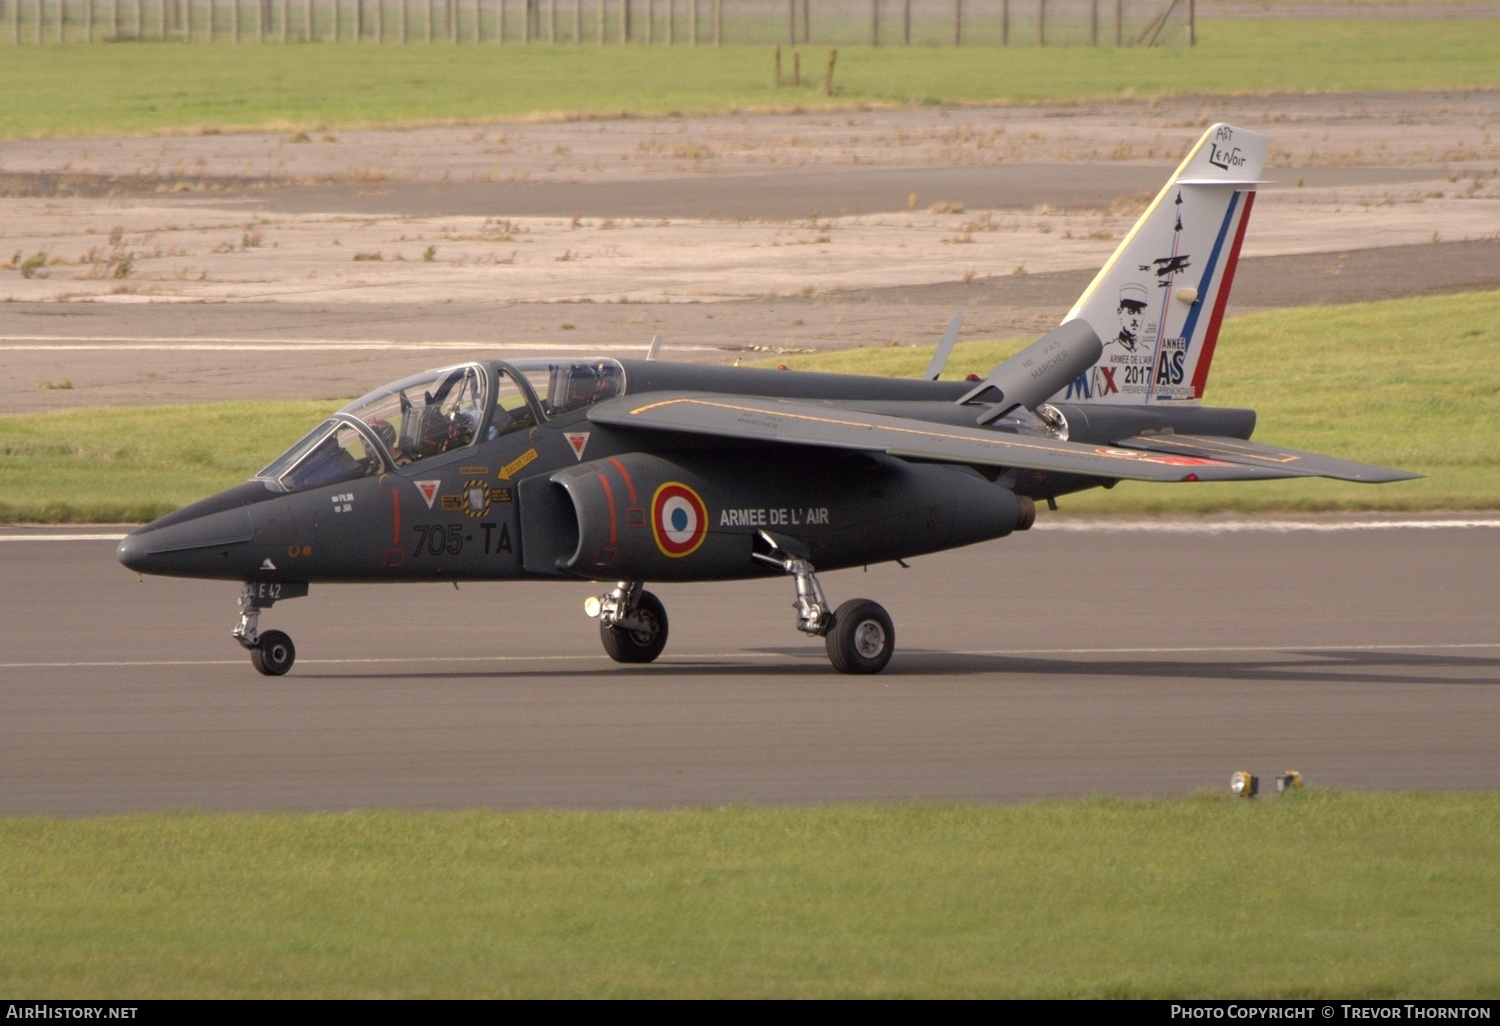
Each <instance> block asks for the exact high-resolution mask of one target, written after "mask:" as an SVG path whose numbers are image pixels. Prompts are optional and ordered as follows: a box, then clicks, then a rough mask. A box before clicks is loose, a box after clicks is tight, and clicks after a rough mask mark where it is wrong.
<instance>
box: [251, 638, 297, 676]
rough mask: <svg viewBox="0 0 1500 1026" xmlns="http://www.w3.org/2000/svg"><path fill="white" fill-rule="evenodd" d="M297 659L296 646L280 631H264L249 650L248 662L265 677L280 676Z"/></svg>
mask: <svg viewBox="0 0 1500 1026" xmlns="http://www.w3.org/2000/svg"><path fill="white" fill-rule="evenodd" d="M296 661H297V648H296V646H295V645H293V644H292V639H291V638H289V637H287V636H286V635H285V634H283V633H281V631H266V633H264V634H262V635H261V636H260V640H259V641H257V642H256V643H255V647H254V648H252V649H251V650H250V662H251V663H252V664H254V666H255V668H256V669H257V670H259V671H260V672H261V673H263V674H265V675H266V676H267V677H280V676H281V675H282V674H283V673H285V672H286V671H288V670H290V669H291V668H292V663H294V662H296Z"/></svg>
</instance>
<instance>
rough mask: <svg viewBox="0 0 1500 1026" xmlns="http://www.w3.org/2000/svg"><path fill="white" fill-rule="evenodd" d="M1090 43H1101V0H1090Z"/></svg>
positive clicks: (1093, 44) (1092, 44) (1091, 44)
mask: <svg viewBox="0 0 1500 1026" xmlns="http://www.w3.org/2000/svg"><path fill="white" fill-rule="evenodd" d="M1089 45H1090V46H1098V45H1099V0H1089Z"/></svg>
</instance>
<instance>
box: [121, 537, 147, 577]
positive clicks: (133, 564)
mask: <svg viewBox="0 0 1500 1026" xmlns="http://www.w3.org/2000/svg"><path fill="white" fill-rule="evenodd" d="M140 533H141V532H140V531H139V530H135V531H132V532H130V533H129V534H127V535H126V536H125V538H124V540H123V541H121V542H120V544H119V545H116V546H115V558H116V559H118V560H119V561H120V562H121V563H124V564H125V565H126V566H128V567H130V569H132V570H135V571H137V572H145V571H146V570H147V569H149V567H148V566H147V556H148V555H150V553H149V552H147V550H146V543H145V541H144V540H143V539H142V538H141V537H140Z"/></svg>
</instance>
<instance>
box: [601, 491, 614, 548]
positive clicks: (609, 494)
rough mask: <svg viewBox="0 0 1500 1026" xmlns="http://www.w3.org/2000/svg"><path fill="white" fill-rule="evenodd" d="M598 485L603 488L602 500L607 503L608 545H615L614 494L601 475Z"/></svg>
mask: <svg viewBox="0 0 1500 1026" xmlns="http://www.w3.org/2000/svg"><path fill="white" fill-rule="evenodd" d="M599 483H600V484H601V485H603V486H604V498H605V499H606V500H608V502H609V543H610V544H611V545H613V544H614V543H615V493H614V492H612V491H610V490H609V478H607V477H605V476H604V475H603V474H600V475H599Z"/></svg>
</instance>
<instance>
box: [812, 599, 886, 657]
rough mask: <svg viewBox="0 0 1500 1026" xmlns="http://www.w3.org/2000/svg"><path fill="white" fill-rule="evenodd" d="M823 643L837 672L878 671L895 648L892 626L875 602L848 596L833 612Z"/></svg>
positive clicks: (884, 612)
mask: <svg viewBox="0 0 1500 1026" xmlns="http://www.w3.org/2000/svg"><path fill="white" fill-rule="evenodd" d="M823 643H824V644H825V645H826V646H827V648H828V661H829V662H831V663H832V664H833V668H834V669H835V670H837V671H839V672H840V673H879V672H880V671H881V670H883V669H885V665H886V663H889V662H890V661H891V655H892V654H893V653H894V652H895V651H896V628H895V627H894V626H893V625H892V624H891V618H890V614H888V613H887V612H886V611H885V610H884V609H883V608H881V606H880V605H879V603H876V602H871V601H870V600H869V599H850V600H849V601H848V602H845V603H844V604H843V605H841V606H839V608H838V610H837V611H836V612H835V613H834V614H833V629H832V630H831V631H829V632H828V635H827V636H826V637H825V638H824V639H823Z"/></svg>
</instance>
